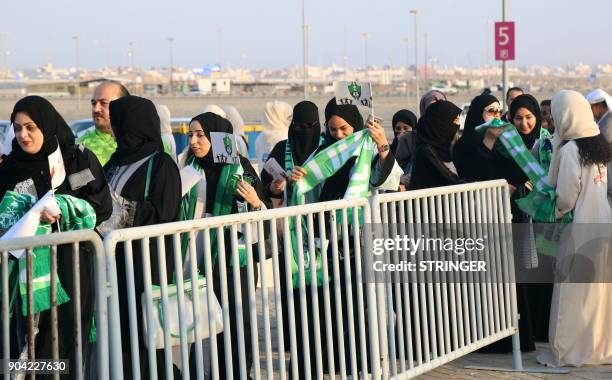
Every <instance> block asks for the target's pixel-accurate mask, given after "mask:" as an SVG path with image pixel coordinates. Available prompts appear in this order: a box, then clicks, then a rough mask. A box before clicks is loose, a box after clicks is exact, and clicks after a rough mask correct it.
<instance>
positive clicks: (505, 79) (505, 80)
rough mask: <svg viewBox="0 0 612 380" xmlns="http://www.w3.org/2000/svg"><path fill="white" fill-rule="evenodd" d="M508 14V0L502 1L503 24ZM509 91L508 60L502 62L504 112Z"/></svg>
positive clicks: (506, 107)
mask: <svg viewBox="0 0 612 380" xmlns="http://www.w3.org/2000/svg"><path fill="white" fill-rule="evenodd" d="M507 13H508V4H507V2H506V0H502V22H505V21H506V14H507ZM507 91H508V69H507V67H506V60H505V59H504V60H503V61H502V99H504V111H506V110H507V109H508V105H507V104H506V92H507Z"/></svg>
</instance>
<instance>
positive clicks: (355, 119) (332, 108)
mask: <svg viewBox="0 0 612 380" xmlns="http://www.w3.org/2000/svg"><path fill="white" fill-rule="evenodd" d="M334 115H336V116H339V117H341V118H343V119H344V121H346V122H347V123H348V124H349V125H350V126H351V127H353V132H358V131H361V130H362V129H363V127H364V123H363V116H361V113H360V112H359V109H358V108H357V106H355V105H344V104H343V105H337V104H336V98H332V99H331V100H330V101H329V102H327V105H326V106H325V129H326V138H325V140H326V143H327V144H333V143H335V142H336V141H338V140H337V139H335V138H333V137H332V135H331V133H330V132H329V127H328V125H327V124H328V123H329V119H331V118H332V116H334Z"/></svg>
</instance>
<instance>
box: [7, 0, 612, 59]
mask: <svg viewBox="0 0 612 380" xmlns="http://www.w3.org/2000/svg"><path fill="white" fill-rule="evenodd" d="M508 4H509V7H508V8H509V12H508V13H509V14H508V16H509V17H508V18H509V19H510V20H513V21H516V22H517V27H516V28H517V61H516V62H515V63H514V64H516V65H534V64H542V65H565V64H575V63H579V62H583V63H586V64H596V63H609V62H611V61H612V49H609V48H607V47H604V46H609V43H610V42H609V41H610V40H611V39H610V37H612V29H611V28H610V21H609V20H610V17H611V16H612V1H607V0H581V1H575V0H508ZM410 9H418V10H419V16H418V24H419V39H420V42H419V44H420V46H419V55H420V57H421V59H422V57H423V55H424V49H423V33H427V34H428V40H429V56H430V58H432V59H434V58H435V59H436V60H437V61H438V62H439V63H440V64H447V65H453V64H458V65H468V66H480V65H482V64H483V63H484V62H485V52H486V51H487V50H488V53H489V56H490V58H489V59H488V61H489V62H490V63H493V62H494V61H493V46H492V44H493V39H492V30H493V26H492V23H493V21H497V20H499V19H501V0H464V1H453V0H437V1H432V0H404V1H402V0H377V1H373V0H371V1H365V0H352V1H348V0H335V1H330V0H327V1H325V0H306V14H307V23H308V24H309V25H310V34H309V38H310V63H311V64H313V65H329V64H332V63H336V64H339V65H342V56H343V51H344V50H345V49H346V53H347V57H348V65H349V66H363V63H364V40H363V37H362V33H364V32H367V33H369V45H368V46H369V49H368V50H369V63H370V64H376V65H383V64H388V63H390V64H394V65H404V64H405V63H406V49H405V43H404V39H405V38H406V37H407V38H409V40H410V42H409V43H410V45H411V47H410V50H409V54H410V58H409V59H410V61H411V62H412V61H413V59H414V56H413V54H414V47H413V45H412V44H413V42H414V36H413V28H414V24H413V17H412V15H410V13H409V11H410ZM0 15H2V18H1V20H2V21H0V34H1V35H2V41H1V42H0V43H1V44H2V45H4V46H8V49H9V50H10V52H11V54H10V62H9V64H10V66H11V67H13V68H14V67H36V66H40V65H42V64H44V63H46V62H53V63H54V64H55V65H56V66H72V65H74V62H75V44H74V40H73V39H72V36H75V35H78V36H79V45H80V59H81V66H84V67H99V66H105V65H112V66H117V65H128V64H129V59H128V50H129V47H128V43H129V42H133V43H134V51H135V54H134V61H135V64H136V65H138V66H142V67H149V66H166V65H168V62H169V53H168V50H169V49H168V41H167V38H168V37H173V38H174V39H175V42H174V62H175V65H179V66H186V67H195V66H200V65H203V64H206V63H216V62H221V63H223V64H230V65H232V66H234V67H242V66H247V67H250V68H261V67H284V66H289V65H291V64H301V62H302V34H301V33H302V31H301V22H302V21H301V1H300V0H260V1H253V0H229V1H218V2H212V1H202V0H200V1H196V0H173V1H164V2H160V1H144V0H122V1H118V0H107V1H103V0H100V1H83V0H79V1H77V0H53V1H43V0H37V1H32V0H22V1H11V0H4V1H2V2H1V4H0ZM345 31H346V32H345ZM487 34H489V35H488V36H487ZM487 42H488V44H487ZM220 45H221V46H222V47H220ZM0 49H3V48H2V47H0ZM421 62H422V61H421ZM0 63H1V62H0Z"/></svg>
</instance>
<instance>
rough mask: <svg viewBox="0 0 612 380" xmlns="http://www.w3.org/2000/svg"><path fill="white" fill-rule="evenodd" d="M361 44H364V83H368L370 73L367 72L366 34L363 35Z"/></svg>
mask: <svg viewBox="0 0 612 380" xmlns="http://www.w3.org/2000/svg"><path fill="white" fill-rule="evenodd" d="M363 43H364V47H365V50H364V69H365V81H366V82H368V81H369V80H370V75H369V74H370V72H369V70H368V33H363Z"/></svg>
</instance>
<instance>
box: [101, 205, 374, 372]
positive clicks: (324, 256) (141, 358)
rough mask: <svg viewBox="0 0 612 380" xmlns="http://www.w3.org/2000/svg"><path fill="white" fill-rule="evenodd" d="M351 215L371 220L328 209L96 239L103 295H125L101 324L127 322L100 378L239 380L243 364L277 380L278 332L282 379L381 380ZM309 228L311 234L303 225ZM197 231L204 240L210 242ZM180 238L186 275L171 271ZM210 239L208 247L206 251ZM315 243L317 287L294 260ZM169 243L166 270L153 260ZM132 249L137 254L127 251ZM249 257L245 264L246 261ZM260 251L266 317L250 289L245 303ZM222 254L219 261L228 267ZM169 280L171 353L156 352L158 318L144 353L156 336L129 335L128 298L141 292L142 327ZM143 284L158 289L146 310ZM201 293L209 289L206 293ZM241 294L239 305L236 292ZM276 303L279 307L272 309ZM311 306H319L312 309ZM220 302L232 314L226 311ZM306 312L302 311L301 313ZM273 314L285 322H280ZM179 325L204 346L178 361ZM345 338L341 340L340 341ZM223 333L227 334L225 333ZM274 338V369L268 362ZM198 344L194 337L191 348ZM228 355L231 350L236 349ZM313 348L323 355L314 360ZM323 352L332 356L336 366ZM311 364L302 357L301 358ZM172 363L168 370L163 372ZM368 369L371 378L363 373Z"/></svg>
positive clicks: (132, 315) (370, 300)
mask: <svg viewBox="0 0 612 380" xmlns="http://www.w3.org/2000/svg"><path fill="white" fill-rule="evenodd" d="M360 217H362V218H363V221H364V222H365V223H370V221H371V220H370V218H371V210H370V208H369V202H368V200H367V199H356V200H350V201H348V200H340V201H333V202H325V203H317V204H310V205H305V206H296V207H287V208H280V209H273V210H267V211H259V212H251V213H245V214H237V215H236V214H234V215H227V216H222V217H214V218H205V219H200V220H194V221H185V222H176V223H169V224H164V225H155V226H146V227H138V228H131V229H125V230H118V231H113V232H111V233H110V234H108V235H107V236H106V237H105V241H104V244H105V249H106V253H107V264H108V272H109V278H110V281H111V285H112V288H113V289H117V290H118V289H121V293H124V294H126V297H125V298H124V300H123V301H121V300H120V299H119V298H120V297H119V294H118V292H113V295H112V297H111V304H110V323H111V325H112V326H128V325H127V324H126V320H125V319H127V320H129V338H128V337H127V336H126V334H125V332H124V336H123V339H122V337H121V336H120V331H119V329H113V330H111V331H110V334H111V335H110V346H111V350H110V351H111V372H112V377H113V378H122V376H126V377H130V378H135V379H138V378H141V377H150V378H157V375H158V374H159V375H160V376H165V377H172V376H173V374H175V373H176V370H177V367H180V368H181V371H182V375H183V377H187V378H189V377H190V375H191V378H196V377H197V378H199V379H200V378H204V376H205V375H204V373H205V372H206V371H207V370H210V372H211V375H210V376H211V378H213V379H218V378H246V377H247V374H248V372H249V370H250V368H248V367H249V364H250V363H252V370H251V373H252V374H253V376H254V377H255V378H261V377H262V374H263V375H264V376H265V377H266V378H268V379H272V378H276V376H278V377H280V378H281V379H285V378H286V371H287V368H286V363H285V361H286V358H285V340H286V338H285V334H289V337H288V338H289V351H290V357H289V359H290V368H289V369H288V370H289V371H291V373H292V375H293V378H299V377H301V378H314V377H315V376H316V377H317V378H322V377H323V372H329V373H336V369H338V370H339V371H338V372H339V373H340V375H341V377H342V378H345V377H346V376H347V373H349V374H354V377H357V372H358V371H359V370H361V371H362V372H365V373H368V372H371V373H372V374H373V376H374V378H375V379H379V378H381V375H382V371H381V368H380V362H381V360H380V359H382V357H381V354H380V353H381V352H383V351H384V347H383V346H382V344H381V343H380V342H379V339H378V338H379V336H380V335H379V334H380V332H379V328H380V327H379V325H378V315H377V313H378V311H377V308H376V307H368V306H369V305H376V304H377V302H376V297H377V295H376V289H375V284H373V283H372V284H367V283H364V281H363V279H362V277H363V271H362V268H361V262H362V257H361V255H362V252H361V251H362V249H365V252H368V251H369V247H370V245H371V241H370V236H368V235H367V234H363V235H361V231H360V229H359V228H352V226H354V225H358V224H359V218H360ZM349 218H351V219H349ZM315 219H316V221H317V222H318V224H315ZM349 221H350V222H349ZM277 222H279V223H280V224H281V228H280V232H281V233H282V240H279V239H278V238H279V235H281V234H280V233H279V231H278V227H277ZM292 224H293V225H294V226H295V230H296V238H297V239H296V240H297V242H296V244H295V247H296V249H297V251H298V253H299V254H298V255H297V257H298V258H299V259H298V263H297V271H298V272H297V281H295V282H297V284H298V287H297V288H296V289H295V290H294V289H293V286H292V285H293V284H294V278H293V275H292V270H291V262H290V255H288V254H287V253H288V252H292V245H291V240H290V239H288V238H287V237H289V236H290V235H291V226H292ZM304 228H307V229H308V232H306V231H304ZM239 231H241V233H240V234H239ZM209 232H212V236H211V235H209ZM186 235H187V236H189V239H188V240H189V244H188V248H187V249H186V251H185V259H186V260H188V263H189V265H187V264H185V262H184V261H183V260H184V257H183V252H182V250H181V243H182V242H183V244H184V241H182V238H183V237H184V236H186ZM362 237H363V245H362ZM268 238H269V239H268ZM149 239H153V240H154V241H155V242H156V243H157V244H156V245H154V246H155V247H156V253H155V255H151V246H150V243H149ZM213 239H216V241H215V242H213ZM266 241H268V242H269V246H267V245H266ZM279 241H282V242H283V245H281V246H279ZM315 241H319V242H323V243H319V246H321V244H323V245H322V247H323V248H322V249H320V252H321V255H320V260H319V263H320V265H321V267H320V268H321V270H322V284H321V286H320V287H317V260H315V259H311V260H310V262H309V263H308V264H306V263H304V255H303V253H304V250H305V249H307V251H308V252H315V251H316V248H315V247H316V246H317V245H316V242H315ZM326 241H328V242H329V247H330V248H329V250H328V249H326V248H325V246H326V244H325V242H326ZM226 242H229V243H228V244H226ZM241 242H242V243H241ZM133 243H136V244H133ZM215 244H216V245H217V246H218V247H221V249H220V250H219V251H218V258H217V259H216V261H215V262H214V263H213V260H211V259H210V258H211V256H212V255H211V252H212V250H211V246H213V245H215ZM241 244H242V246H241ZM169 245H170V247H172V249H171V250H168V251H171V252H169V255H170V256H172V259H171V260H168V258H167V257H165V255H166V251H167V249H166V248H167V247H169ZM136 249H137V250H138V251H139V252H135V250H136ZM241 249H244V250H245V251H246V253H247V254H246V266H245V268H244V269H241V268H239V266H240V265H239V262H238V261H239V251H240V250H241ZM255 249H257V255H255V254H254V252H253V251H254V250H255ZM267 253H270V254H269V255H268V256H269V257H270V258H271V259H272V262H273V264H272V268H273V277H274V281H273V284H274V285H273V288H272V289H271V292H272V297H273V300H274V303H275V307H274V308H271V307H270V299H269V294H268V293H269V291H268V288H267V286H266V285H263V287H262V288H261V305H260V306H258V305H257V300H256V294H255V282H256V280H255V278H256V276H257V269H258V270H259V272H262V273H261V275H262V277H265V276H266V273H265V266H264V265H263V264H264V260H265V258H266V254H267ZM198 255H199V257H201V259H202V260H199V261H198V262H197V263H196V260H193V259H192V258H193V257H197V256H198ZM227 255H230V256H231V265H230V264H229V262H230V260H229V258H228V257H227ZM119 256H122V257H119ZM138 256H141V257H142V262H141V263H140V264H141V265H142V272H143V273H144V276H143V278H142V279H136V278H135V277H134V273H136V272H138V271H140V270H141V268H140V267H138V266H136V265H135V263H136V261H137V257H138ZM151 256H157V260H155V259H153V263H154V264H155V263H157V265H156V267H152V265H151V260H150V258H151ZM308 257H310V255H309V256H308ZM281 259H284V262H281ZM122 260H123V261H124V262H125V264H124V265H125V270H123V269H120V270H118V267H120V264H121V265H123V263H122ZM169 264H170V265H169ZM283 264H284V266H283ZM307 265H309V266H307ZM177 268H180V269H179V270H177ZM198 268H200V269H202V272H204V273H203V275H204V278H205V279H206V285H207V289H206V290H207V292H206V297H205V298H203V299H201V298H200V297H201V294H200V293H201V289H200V283H201V282H203V280H202V279H200V278H199V277H198V275H197V273H198ZM213 268H215V270H214V271H213ZM219 268H222V269H219ZM223 268H227V269H225V270H224V269H223ZM308 270H310V273H309V274H307V271H308ZM119 272H121V273H119ZM245 272H246V273H245ZM283 272H284V276H283V275H282V274H283ZM170 273H174V275H175V276H174V281H173V282H174V283H175V284H176V289H177V290H176V294H177V308H176V309H177V310H178V312H177V314H178V315H177V319H178V330H179V331H178V334H177V336H178V338H179V342H178V346H177V348H176V349H173V348H172V347H171V346H170V345H169V344H166V343H165V342H171V340H170V339H171V337H170V336H169V334H170V327H171V326H170V322H169V319H168V318H166V319H165V320H164V321H163V322H162V323H161V324H162V325H163V329H162V330H163V338H162V339H160V341H161V342H163V343H162V344H161V345H157V346H155V345H153V344H151V342H155V341H158V336H157V335H156V334H157V332H156V331H155V330H154V329H152V328H147V330H146V336H145V334H144V333H143V334H142V335H140V336H139V333H140V332H141V331H142V327H143V326H142V325H143V324H144V323H142V320H141V321H139V319H141V316H140V315H139V311H138V309H139V308H138V301H139V300H138V296H140V294H139V292H140V291H142V292H143V293H144V302H143V306H142V311H141V312H142V313H143V317H142V319H145V318H146V320H147V327H149V326H150V321H153V320H154V319H155V318H156V315H155V314H156V312H158V313H159V310H161V313H162V314H164V315H166V313H168V312H169V310H170V308H171V303H172V302H174V301H172V302H171V300H170V299H169V298H168V297H169V294H168V292H169V289H172V290H173V289H174V285H173V284H171V282H170V281H169V276H170ZM183 275H186V276H187V277H188V278H189V279H190V281H191V288H192V289H193V290H194V294H193V297H192V299H193V302H192V303H191V304H192V309H191V310H188V309H187V301H186V297H185V295H184V289H183V288H184V286H183V284H184V278H183ZM307 275H310V278H307ZM153 277H156V278H157V280H159V285H160V287H159V291H160V292H159V294H160V297H159V301H156V302H157V304H156V305H154V304H153V299H152V295H153V292H154V289H153V281H152V278H153ZM283 277H284V278H283ZM230 280H233V282H231V281H230ZM283 280H284V281H283ZM308 280H310V281H308ZM245 281H246V284H245V283H244V282H245ZM308 282H309V283H310V284H309V285H308V284H307V283H308ZM120 283H121V285H119V284H120ZM211 283H213V290H214V291H211V289H210V284H211ZM123 286H125V288H124V287H123ZM243 292H245V293H246V295H244V294H242V293H243ZM228 293H229V294H232V293H233V297H232V298H233V299H230V297H229V296H228ZM364 293H365V297H364ZM213 294H214V295H215V297H220V305H221V307H222V315H223V317H222V319H223V337H222V338H221V337H217V336H216V334H215V333H214V331H212V332H210V331H211V330H212V327H213V326H215V323H216V320H215V317H216V316H215V315H214V313H213V312H212V311H213V310H214V309H215V303H216V298H215V297H213V296H212V295H213ZM285 295H286V300H284V298H285V297H284V296H285ZM319 296H322V298H323V302H322V304H320V300H319ZM295 297H297V298H298V299H297V300H296V299H295ZM232 301H233V302H234V305H232V304H231V303H230V302H232ZM202 302H205V303H207V306H208V310H207V312H206V313H205V314H208V315H201V314H204V313H200V310H202V308H201V303H202ZM122 303H123V305H127V308H128V309H129V310H120V309H121V307H120V304H122ZM298 304H299V305H298ZM258 308H259V309H260V310H261V312H262V315H263V339H258V338H253V335H254V334H257V331H258V320H257V309H258ZM156 309H157V310H156ZM245 309H246V310H245ZM309 309H310V310H312V312H310V313H309V312H308V310H309ZM320 309H322V310H323V315H322V316H323V318H319V315H320V314H319V313H320ZM271 312H273V313H271ZM271 314H275V317H276V318H275V322H276V323H275V324H274V325H273V327H272V325H271V320H272V315H271ZM285 314H286V317H287V319H286V320H285V319H284V317H283V316H284V315H285ZM200 318H204V321H208V329H207V330H208V332H210V333H209V334H208V335H206V332H207V331H206V329H205V328H200V327H201V324H202V321H201V319H200ZM190 319H192V320H193V321H194V322H193V330H194V331H195V336H197V337H199V338H201V337H205V338H207V339H205V340H204V342H205V344H204V346H202V345H201V344H192V346H195V347H192V349H191V353H188V351H189V350H188V343H191V342H192V341H193V339H189V338H190V337H189V336H188V334H187V333H186V331H187V330H188V329H189V328H190V327H191V326H187V322H186V321H188V320H190ZM285 321H286V322H285ZM203 325H206V323H204V324H203ZM311 326H312V330H311V328H310V327H311ZM345 328H346V329H347V330H348V331H345ZM234 329H237V331H236V334H235V335H232V330H234ZM322 331H323V332H324V334H322ZM274 336H275V338H276V339H274V341H275V342H274V343H276V346H277V347H276V349H277V355H278V358H277V359H275V357H274V356H273V352H272V344H273V338H274ZM218 339H219V340H222V343H219V346H218V347H217V344H218V343H217V340H218ZM366 339H367V341H366ZM199 340H201V339H196V341H199ZM260 340H262V341H263V342H262V343H263V347H264V358H263V363H265V364H264V366H265V369H264V370H263V371H262V368H261V366H260V360H259V358H260V348H259V344H260ZM126 342H128V344H129V345H130V350H129V353H128V350H127V348H126V347H122V346H123V345H124V344H125V343H126ZM345 342H346V343H345ZM235 345H238V347H237V348H238V350H236V347H235ZM311 346H312V348H311ZM206 349H208V350H209V351H210V352H209V355H208V356H207V357H205V355H204V352H205V350H206ZM324 350H325V351H326V352H327V353H328V355H323V351H324ZM173 351H174V356H173ZM220 351H223V352H220ZM335 352H337V354H338V355H337V358H335V356H336V355H334V353H335ZM233 353H236V355H234V354H233ZM311 354H312V355H313V356H314V357H311ZM298 355H299V356H300V357H299V358H298ZM357 358H359V359H360V360H358V359H357ZM368 358H369V359H370V363H368ZM173 359H174V363H176V364H173ZM236 359H237V363H235V361H236ZM275 361H276V363H277V364H276V365H274V362H275ZM205 362H206V363H208V362H210V363H211V368H205V366H204V363H205ZM158 364H159V367H158ZM235 364H237V365H235ZM368 367H370V368H371V370H370V371H368ZM194 370H195V371H196V374H195V375H194V374H193V371H194ZM128 374H129V376H128Z"/></svg>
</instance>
